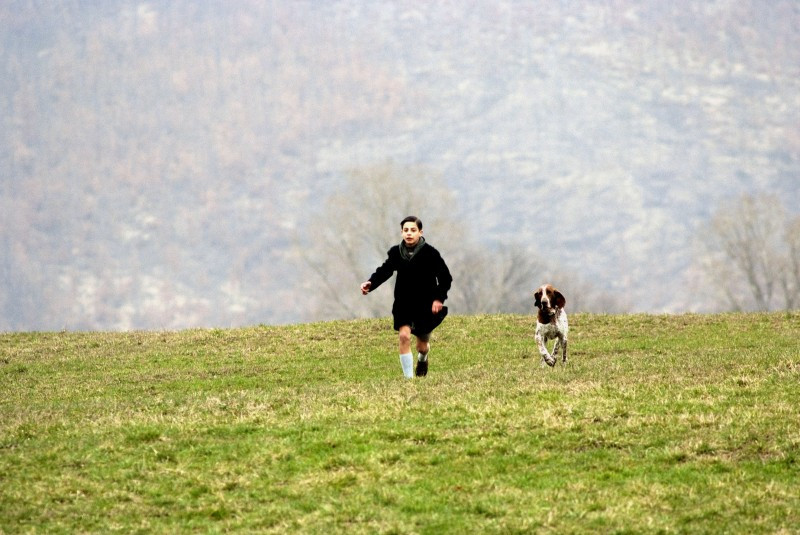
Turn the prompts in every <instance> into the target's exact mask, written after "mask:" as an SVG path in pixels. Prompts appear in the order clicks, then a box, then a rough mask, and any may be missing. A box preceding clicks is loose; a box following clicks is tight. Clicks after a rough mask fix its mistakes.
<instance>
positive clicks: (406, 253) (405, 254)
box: [400, 236, 425, 262]
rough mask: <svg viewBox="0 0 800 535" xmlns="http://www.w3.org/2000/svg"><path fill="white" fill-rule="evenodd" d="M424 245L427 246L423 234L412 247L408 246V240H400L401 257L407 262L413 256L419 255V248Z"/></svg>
mask: <svg viewBox="0 0 800 535" xmlns="http://www.w3.org/2000/svg"><path fill="white" fill-rule="evenodd" d="M424 246H425V238H424V237H422V236H420V237H419V241H418V242H417V244H416V245H415V246H414V247H412V248H409V247H408V246H406V242H400V257H401V258H402V259H403V260H405V261H406V262H408V261H410V260H411V259H412V258H414V257H415V256H417V253H418V252H419V250H420V249H422V248H423V247H424Z"/></svg>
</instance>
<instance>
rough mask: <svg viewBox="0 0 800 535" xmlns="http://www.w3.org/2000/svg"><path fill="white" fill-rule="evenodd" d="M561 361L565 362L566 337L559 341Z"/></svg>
mask: <svg viewBox="0 0 800 535" xmlns="http://www.w3.org/2000/svg"><path fill="white" fill-rule="evenodd" d="M561 362H563V363H564V364H566V363H567V339H566V338H564V340H563V341H562V342H561Z"/></svg>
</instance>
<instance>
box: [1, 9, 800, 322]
mask: <svg viewBox="0 0 800 535" xmlns="http://www.w3.org/2000/svg"><path fill="white" fill-rule="evenodd" d="M0 95H2V97H0V121H1V122H2V128H1V129H0V331H18V330H59V329H70V330H72V329H81V330H87V329H91V330H128V329H180V328H186V327H193V326H207V327H212V326H219V327H228V326H240V325H251V324H261V323H264V324H278V323H294V322H306V321H316V320H324V319H332V318H351V317H364V316H374V315H379V316H385V315H388V314H389V310H390V303H391V289H390V288H388V287H387V288H382V289H380V290H378V291H377V292H375V294H371V295H370V296H368V297H362V296H361V295H360V293H359V291H358V285H359V284H360V282H361V281H362V280H364V279H365V278H366V277H368V276H369V274H370V273H371V272H372V271H373V270H374V268H375V267H377V266H378V265H379V264H380V263H381V262H382V260H383V259H384V256H385V253H386V250H387V249H388V248H389V247H390V246H391V245H392V244H394V243H397V242H399V240H400V228H399V222H400V220H401V219H402V218H403V217H404V216H406V215H408V214H415V215H418V216H420V217H421V218H422V220H423V222H424V225H425V227H424V230H425V235H426V237H427V239H428V240H429V241H430V243H432V244H433V245H435V246H436V247H437V248H438V249H439V250H440V251H441V252H442V254H443V256H444V257H445V260H446V261H447V262H448V264H449V265H450V267H451V269H452V271H453V273H454V276H455V282H454V286H453V290H452V292H451V299H450V301H449V302H448V304H449V305H450V307H451V312H452V313H455V314H466V313H480V312H525V311H529V310H530V309H531V307H532V300H531V296H530V292H531V290H532V289H533V288H534V287H535V286H538V285H539V284H541V283H542V282H545V281H547V282H552V283H553V284H555V285H556V286H559V287H560V288H561V289H562V290H563V291H564V292H565V294H566V295H567V298H568V304H567V306H568V308H569V309H571V310H590V311H598V312H637V311H646V312H683V311H716V310H734V309H735V310H757V309H780V308H796V307H797V306H798V302H797V297H796V296H797V295H798V294H800V285H798V281H800V266H798V258H800V223H798V217H799V216H798V212H799V210H798V207H800V172H799V171H800V4H798V2H796V1H795V0H709V1H703V2H690V1H688V0H687V1H676V2H663V1H662V0H643V1H639V0H604V1H549V0H547V1H545V0H532V1H521V0H473V1H469V0H466V1H460V0H459V1H445V0H443V1H422V0H417V1H412V0H407V1H390V0H341V1H338V0H322V1H319V0H313V1H312V0H309V1H303V0H298V1H269V0H267V1H261V0H259V1H255V0H253V1H248V0H237V1H233V2H230V1H213V0H208V1H202V2H197V1H190V0H169V1H168V0H153V1H148V2H141V1H126V0H118V1H114V0H111V1H79V0H50V1H48V2H38V1H30V0H25V1H23V0H6V1H4V2H3V3H2V4H0Z"/></svg>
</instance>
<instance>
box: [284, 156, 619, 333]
mask: <svg viewBox="0 0 800 535" xmlns="http://www.w3.org/2000/svg"><path fill="white" fill-rule="evenodd" d="M454 206H455V195H454V193H453V191H452V190H450V189H449V188H448V187H447V185H446V184H445V183H444V181H443V179H442V178H441V177H440V176H438V175H435V174H432V173H430V172H428V171H426V170H425V169H424V168H422V167H419V166H413V165H412V166H403V165H398V164H395V163H392V162H388V163H385V164H381V165H376V166H372V167H365V168H359V169H354V170H351V171H350V172H349V173H348V174H347V176H346V178H345V183H344V184H343V185H342V187H341V188H339V189H338V191H337V192H336V193H333V194H332V195H331V196H330V197H328V198H327V200H326V201H325V202H324V204H323V206H322V208H321V209H320V210H319V212H318V213H317V215H316V216H314V217H313V218H312V219H311V222H310V224H309V225H308V226H307V228H306V229H305V233H304V234H303V235H298V236H297V240H296V243H297V250H298V257H299V258H301V259H302V263H303V266H302V269H303V270H306V269H309V268H310V272H311V273H312V276H310V277H306V283H305V288H304V294H305V295H308V296H309V300H310V303H308V305H307V308H308V310H309V315H310V317H309V318H308V319H309V320H312V321H316V320H324V319H337V318H339V319H340V318H353V317H382V316H388V315H389V314H390V312H391V303H392V299H393V292H392V290H391V286H390V284H389V283H387V285H389V286H390V287H387V288H382V289H381V290H380V291H377V292H375V293H372V294H370V295H369V296H368V297H364V296H362V295H361V292H360V291H359V285H360V283H361V282H362V281H364V280H366V279H367V277H369V275H370V274H371V273H372V271H373V270H374V269H375V268H376V267H377V266H378V265H380V263H381V262H383V260H384V259H385V258H386V252H387V251H388V249H389V248H390V247H391V246H392V245H394V244H395V243H399V242H400V221H401V220H402V219H403V218H404V217H405V216H407V215H417V216H418V217H420V218H421V219H422V222H423V231H424V234H425V236H426V238H427V239H428V240H430V243H431V244H432V245H434V246H435V247H436V248H437V249H438V250H439V251H440V252H441V253H442V256H443V257H444V259H445V261H446V262H447V265H448V266H449V268H450V271H451V273H452V274H453V286H452V288H451V291H450V294H449V296H448V301H447V304H448V306H449V307H450V308H451V310H452V311H453V312H455V313H458V314H484V313H529V312H530V311H531V308H532V307H533V298H532V297H531V293H532V291H533V289H534V287H535V286H537V285H538V284H541V282H543V281H544V278H545V277H549V276H554V277H558V276H560V277H562V278H563V280H564V281H565V284H566V287H569V288H570V290H571V291H572V292H573V295H571V297H570V300H571V302H572V303H574V304H575V305H578V304H579V306H580V307H581V308H575V307H574V306H573V308H572V309H573V310H584V311H587V310H596V311H604V312H610V311H620V310H622V308H623V306H622V304H621V303H617V302H616V301H614V300H613V299H611V298H609V297H608V296H607V295H605V294H604V293H602V292H598V291H593V290H592V288H591V285H589V284H587V283H583V282H580V281H579V280H578V278H577V277H575V276H573V275H565V273H566V271H564V270H561V269H558V267H557V266H545V263H544V262H543V260H542V259H541V258H540V257H539V256H538V255H537V253H536V252H535V251H533V250H532V248H531V247H529V246H525V245H522V244H487V243H485V242H484V241H483V234H482V232H481V222H480V221H464V220H462V219H460V217H459V216H458V214H457V213H455V210H454V209H453V207H454ZM546 267H547V268H548V269H549V270H551V271H546ZM548 273H550V275H548Z"/></svg>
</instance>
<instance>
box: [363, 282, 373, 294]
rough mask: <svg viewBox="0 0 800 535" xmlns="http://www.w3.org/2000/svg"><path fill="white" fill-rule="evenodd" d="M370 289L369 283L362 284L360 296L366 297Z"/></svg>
mask: <svg viewBox="0 0 800 535" xmlns="http://www.w3.org/2000/svg"><path fill="white" fill-rule="evenodd" d="M370 288H372V283H371V282H370V281H366V282H362V283H361V295H367V294H368V293H369V289H370Z"/></svg>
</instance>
